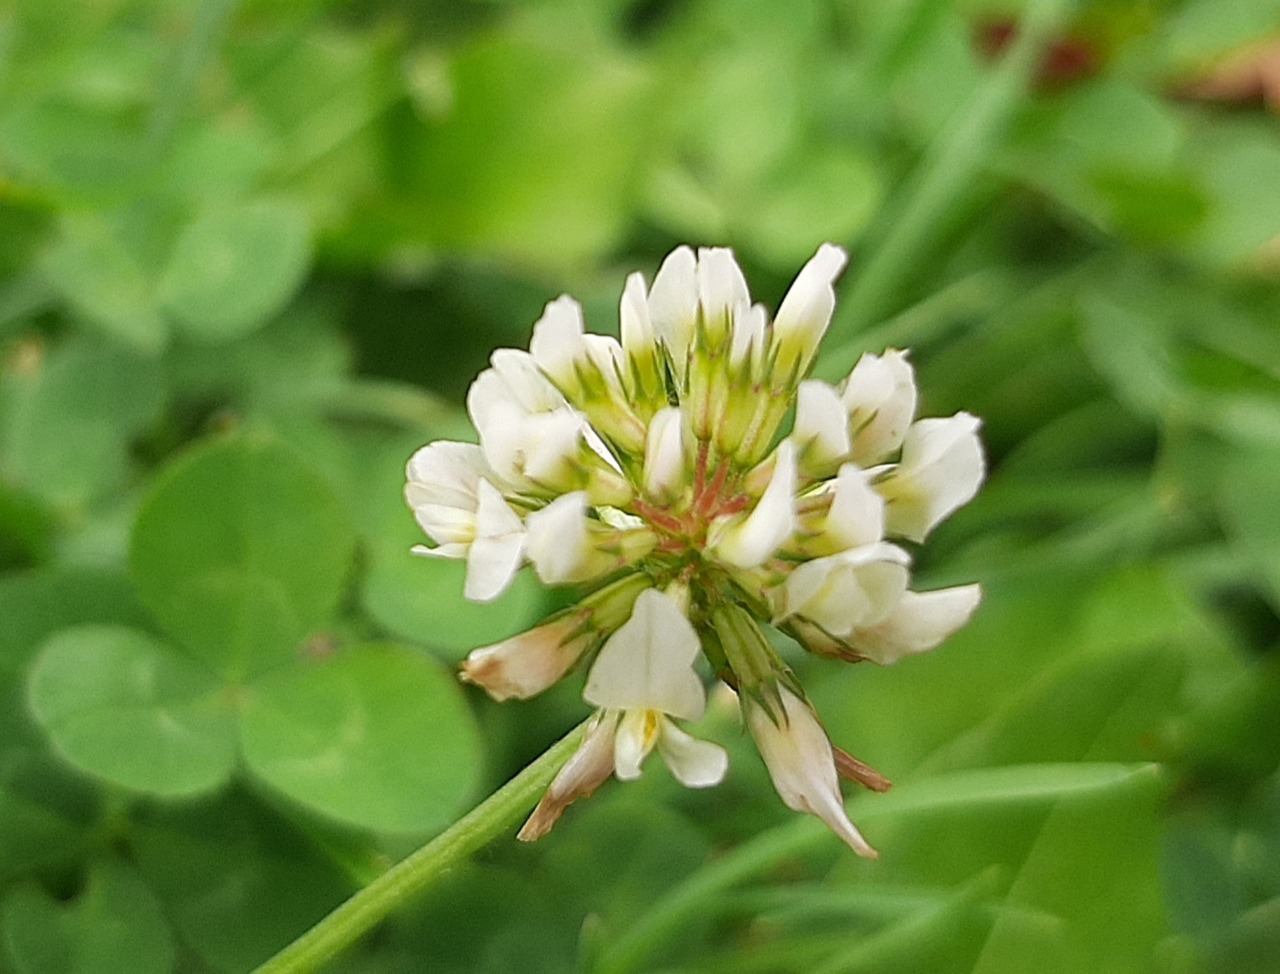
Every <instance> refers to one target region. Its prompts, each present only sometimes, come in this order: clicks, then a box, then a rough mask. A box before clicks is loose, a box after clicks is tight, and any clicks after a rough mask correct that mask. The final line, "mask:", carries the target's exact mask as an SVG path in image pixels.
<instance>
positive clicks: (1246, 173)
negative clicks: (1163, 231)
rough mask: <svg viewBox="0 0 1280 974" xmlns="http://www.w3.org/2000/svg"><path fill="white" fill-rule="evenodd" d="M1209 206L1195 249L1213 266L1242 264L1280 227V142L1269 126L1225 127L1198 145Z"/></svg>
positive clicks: (1195, 242) (1198, 141) (1199, 141)
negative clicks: (1279, 142)
mask: <svg viewBox="0 0 1280 974" xmlns="http://www.w3.org/2000/svg"><path fill="white" fill-rule="evenodd" d="M1196 150H1197V155H1198V157H1199V159H1198V163H1199V169H1200V172H1201V174H1202V176H1203V179H1204V180H1205V183H1206V188H1207V192H1208V195H1209V200H1210V207H1209V211H1208V214H1207V216H1206V219H1205V225H1204V227H1203V228H1202V230H1201V232H1200V233H1199V234H1197V236H1196V238H1195V239H1194V240H1193V241H1192V244H1193V246H1194V249H1195V251H1196V252H1197V253H1198V254H1199V255H1200V256H1202V257H1204V258H1206V259H1207V260H1209V261H1211V262H1212V263H1213V264H1227V265H1232V264H1238V263H1242V262H1244V261H1246V260H1247V259H1248V258H1250V257H1251V256H1253V255H1255V254H1256V253H1257V252H1258V251H1259V250H1260V249H1261V248H1262V247H1263V246H1264V245H1266V244H1267V243H1268V242H1269V241H1271V240H1272V239H1274V238H1275V236H1276V228H1277V227H1280V144H1278V143H1277V141H1276V138H1275V132H1274V131H1273V130H1272V129H1271V128H1270V127H1266V128H1263V127H1257V128H1254V127H1247V126H1243V125H1241V126H1225V125H1223V126H1220V127H1218V128H1217V129H1215V130H1212V131H1209V132H1205V133H1202V134H1201V137H1200V138H1199V139H1198V140H1197V141H1196Z"/></svg>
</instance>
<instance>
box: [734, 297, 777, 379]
mask: <svg viewBox="0 0 1280 974" xmlns="http://www.w3.org/2000/svg"><path fill="white" fill-rule="evenodd" d="M768 319H769V316H768V312H766V311H765V310H764V305H760V304H753V305H751V306H750V307H749V308H748V307H740V308H739V309H738V312H737V314H735V315H734V321H733V337H732V340H731V344H730V347H729V363H730V364H731V365H734V366H739V365H741V364H742V363H743V362H744V361H746V360H747V359H748V358H749V357H752V356H756V355H759V354H760V351H759V350H761V349H763V348H764V338H765V332H766V330H767V325H768Z"/></svg>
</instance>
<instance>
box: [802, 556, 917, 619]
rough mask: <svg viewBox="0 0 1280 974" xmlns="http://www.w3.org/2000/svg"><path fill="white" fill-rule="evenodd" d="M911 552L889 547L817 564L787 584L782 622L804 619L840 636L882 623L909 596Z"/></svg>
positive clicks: (809, 565)
mask: <svg viewBox="0 0 1280 974" xmlns="http://www.w3.org/2000/svg"><path fill="white" fill-rule="evenodd" d="M906 562H907V558H906V552H904V551H902V549H900V548H896V547H895V546H893V545H889V544H874V545H867V546H866V547H865V548H860V549H853V550H851V551H845V552H841V553H840V554H836V555H830V556H828V557H826V558H814V559H812V560H810V561H807V562H804V563H803V564H801V565H799V566H798V567H797V568H796V569H795V570H794V571H793V572H792V573H791V574H790V575H789V576H787V580H786V582H784V583H783V586H782V592H781V600H782V605H783V611H782V612H781V613H780V615H779V618H780V619H781V618H786V617H787V616H793V615H798V616H803V617H804V618H806V619H809V620H810V621H812V622H815V623H817V624H818V625H819V626H821V627H822V628H823V629H825V630H827V632H829V633H831V634H832V635H834V636H842V637H843V636H847V635H848V634H849V633H851V632H852V631H853V630H854V629H855V628H856V627H858V626H871V625H876V624H878V623H880V622H882V621H883V620H884V619H885V618H886V617H887V616H888V615H889V613H890V612H892V611H893V609H894V607H895V606H896V605H897V604H898V601H899V600H900V599H901V598H902V594H903V592H905V591H906V588H907V581H908V578H909V573H908V571H907V567H906Z"/></svg>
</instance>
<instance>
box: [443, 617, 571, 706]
mask: <svg viewBox="0 0 1280 974" xmlns="http://www.w3.org/2000/svg"><path fill="white" fill-rule="evenodd" d="M579 630H582V616H581V615H580V614H578V613H573V614H570V615H566V616H562V617H560V618H558V619H555V620H554V621H552V622H548V623H544V624H543V625H540V626H536V627H534V628H533V629H530V630H529V631H528V632H523V633H521V634H520V635H518V636H512V637H511V638H510V639H506V640H503V641H502V642H500V643H495V644H493V645H492V646H482V647H481V648H479V649H473V650H472V651H471V652H470V654H468V656H467V659H466V661H465V662H464V663H463V664H462V674H461V675H462V679H464V680H466V681H467V682H468V683H474V684H476V685H477V686H481V687H484V689H485V690H486V691H487V692H488V694H489V696H491V697H493V699H494V700H512V699H515V700H527V699H528V698H529V697H533V696H536V695H537V694H539V693H541V692H542V691H543V690H546V689H547V688H548V687H550V686H551V685H552V684H553V683H555V682H556V681H557V680H559V679H560V678H561V677H562V676H564V675H565V673H567V672H568V671H569V669H570V668H571V667H572V666H573V664H574V663H576V662H577V661H578V659H579V658H580V657H581V656H582V654H583V653H584V652H585V651H586V650H587V648H588V647H589V646H590V645H591V640H592V638H593V636H592V634H591V633H590V632H589V631H579Z"/></svg>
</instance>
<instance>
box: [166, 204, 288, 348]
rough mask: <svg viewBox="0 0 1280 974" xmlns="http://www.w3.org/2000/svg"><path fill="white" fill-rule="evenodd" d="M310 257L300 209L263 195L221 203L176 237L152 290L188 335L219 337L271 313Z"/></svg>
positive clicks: (284, 299)
mask: <svg viewBox="0 0 1280 974" xmlns="http://www.w3.org/2000/svg"><path fill="white" fill-rule="evenodd" d="M310 262H311V227H310V223H309V222H308V219H307V216H306V213H305V212H304V211H303V210H302V208H301V207H298V206H296V205H293V204H290V203H284V202H273V201H265V200H262V201H256V202H249V203H236V204H231V205H226V206H222V207H218V208H216V209H211V210H209V211H208V212H207V213H205V214H204V215H202V216H200V217H198V218H197V219H196V220H195V221H194V222H193V223H191V224H190V225H189V226H188V227H187V228H186V230H184V231H183V233H182V235H181V236H179V237H178V241H177V243H175V244H174V247H173V252H172V254H171V255H170V257H169V262H168V264H167V266H166V267H165V269H164V272H163V274H162V275H161V278H160V283H159V294H160V298H161V300H162V302H163V303H164V306H165V307H166V308H167V309H168V310H169V311H170V312H172V313H173V314H174V315H175V316H176V317H177V319H178V323H179V324H180V325H181V326H182V327H183V329H184V330H185V331H187V332H188V333H189V334H190V335H191V336H192V337H194V338H198V339H201V340H204V341H225V340H227V339H229V338H236V337H239V336H241V335H245V334H247V333H249V332H251V331H254V330H255V329H257V328H259V327H261V326H262V325H264V324H266V323H267V321H268V320H269V319H270V318H271V317H272V316H273V315H275V314H277V313H278V312H279V311H280V310H281V309H282V308H283V307H284V306H285V304H286V303H288V301H289V299H290V298H292V297H293V294H294V292H295V291H297V289H298V287H299V285H301V283H302V280H303V278H304V276H305V275H306V273H307V268H308V267H309V266H310Z"/></svg>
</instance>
